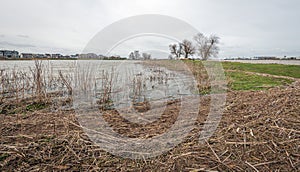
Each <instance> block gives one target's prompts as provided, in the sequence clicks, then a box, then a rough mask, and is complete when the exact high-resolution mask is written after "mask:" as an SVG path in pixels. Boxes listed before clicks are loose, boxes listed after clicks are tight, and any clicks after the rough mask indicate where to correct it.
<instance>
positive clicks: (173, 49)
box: [169, 44, 182, 58]
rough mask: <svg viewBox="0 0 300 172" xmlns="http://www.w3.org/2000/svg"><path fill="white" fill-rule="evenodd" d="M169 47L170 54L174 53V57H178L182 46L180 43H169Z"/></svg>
mask: <svg viewBox="0 0 300 172" xmlns="http://www.w3.org/2000/svg"><path fill="white" fill-rule="evenodd" d="M169 49H170V51H171V54H172V55H174V56H175V57H176V58H180V56H181V55H182V46H181V44H178V45H177V44H170V45H169Z"/></svg>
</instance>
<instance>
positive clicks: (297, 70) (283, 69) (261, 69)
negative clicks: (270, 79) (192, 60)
mask: <svg viewBox="0 0 300 172" xmlns="http://www.w3.org/2000/svg"><path fill="white" fill-rule="evenodd" d="M222 65H223V68H224V69H225V70H240V71H249V72H257V73H266V74H271V75H277V76H288V77H293V78H300V66H299V65H283V64H251V63H239V62H222Z"/></svg>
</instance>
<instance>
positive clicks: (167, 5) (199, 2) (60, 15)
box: [0, 0, 300, 57]
mask: <svg viewBox="0 0 300 172" xmlns="http://www.w3.org/2000/svg"><path fill="white" fill-rule="evenodd" d="M15 4H18V5H17V6H16V5H15ZM1 6H5V8H2V9H1V10H0V21H1V22H0V33H1V35H0V41H1V46H4V48H6V46H7V47H8V48H15V49H17V50H18V49H19V50H20V51H21V50H22V51H37V52H38V51H41V52H44V51H47V52H55V51H57V50H58V49H59V50H61V51H62V52H61V53H78V52H81V51H82V50H83V49H84V47H85V45H86V44H87V43H88V41H89V40H90V39H91V38H92V37H93V36H94V35H95V34H96V33H97V32H99V31H100V30H101V29H103V28H105V27H106V26H108V25H109V24H111V23H113V22H115V21H118V20H120V19H123V18H124V17H130V16H134V15H141V14H162V15H169V16H172V17H176V18H179V19H181V20H184V21H186V22H188V23H190V24H191V25H193V26H194V27H196V28H197V29H198V30H199V31H200V32H203V33H204V34H206V35H209V34H217V35H218V36H220V37H221V42H222V44H221V45H220V48H221V50H222V51H221V52H220V55H219V56H220V57H230V56H253V55H258V54H265V55H268V54H274V55H282V56H283V55H293V56H294V55H297V56H299V55H300V54H299V49H298V47H299V45H300V30H299V28H300V22H298V18H299V16H300V10H299V6H300V1H298V0H286V1H282V0H272V1H261V0H253V1H247V2H246V1H240V0H226V1H224V0H214V1H210V0H189V1H186V0H164V1H161V0H151V1H149V0H116V1H105V0H99V1H98V0H89V1H86V0H72V1H71V0H66V1H61V0H52V1H48V0H27V1H18V0H1ZM12 11H14V15H12ZM20 33H22V34H20ZM7 35H18V36H16V37H17V38H16V37H11V36H7ZM28 35H30V37H27V36H28ZM22 36H23V37H22ZM4 38H5V40H4ZM137 42H138V43H139V45H138V47H141V46H143V45H144V48H141V49H147V46H149V41H148V42H147V41H144V42H143V41H140V40H137ZM131 43H132V45H129V43H127V44H128V45H126V46H125V45H124V46H123V47H124V48H128V46H130V47H135V44H136V43H135V42H134V41H131ZM165 43H166V42H165V41H162V42H160V43H156V44H157V45H159V46H161V47H163V45H164V44H165ZM124 44H126V43H124ZM33 45H38V46H36V47H32V46H33ZM26 46H27V47H26ZM151 46H155V45H152V44H151ZM57 47H59V48H57ZM166 47H167V45H166ZM26 48H28V49H26ZM149 48H150V47H149ZM151 49H153V47H152V48H151ZM154 49H156V47H154ZM160 49H162V50H163V51H165V50H166V49H165V48H160ZM282 50H284V51H282ZM120 51H121V50H120ZM122 51H124V52H125V51H130V50H126V49H124V50H122Z"/></svg>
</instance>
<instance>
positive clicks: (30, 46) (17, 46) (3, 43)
mask: <svg viewBox="0 0 300 172" xmlns="http://www.w3.org/2000/svg"><path fill="white" fill-rule="evenodd" d="M0 45H1V46H2V47H5V46H7V47H16V48H32V47H36V46H34V45H30V44H18V43H11V42H6V41H0Z"/></svg>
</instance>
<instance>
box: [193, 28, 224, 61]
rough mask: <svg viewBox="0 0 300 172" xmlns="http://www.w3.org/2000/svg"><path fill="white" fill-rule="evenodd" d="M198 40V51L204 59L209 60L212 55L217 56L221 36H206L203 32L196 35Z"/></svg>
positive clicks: (195, 37) (195, 38)
mask: <svg viewBox="0 0 300 172" xmlns="http://www.w3.org/2000/svg"><path fill="white" fill-rule="evenodd" d="M194 40H195V41H196V48H197V53H198V54H199V55H200V56H201V58H202V60H207V59H208V58H210V57H211V56H214V57H216V56H217V55H218V53H219V47H218V46H217V44H219V40H220V38H219V37H217V36H215V35H211V36H210V37H206V36H204V35H203V34H202V33H198V34H197V35H196V36H194Z"/></svg>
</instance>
